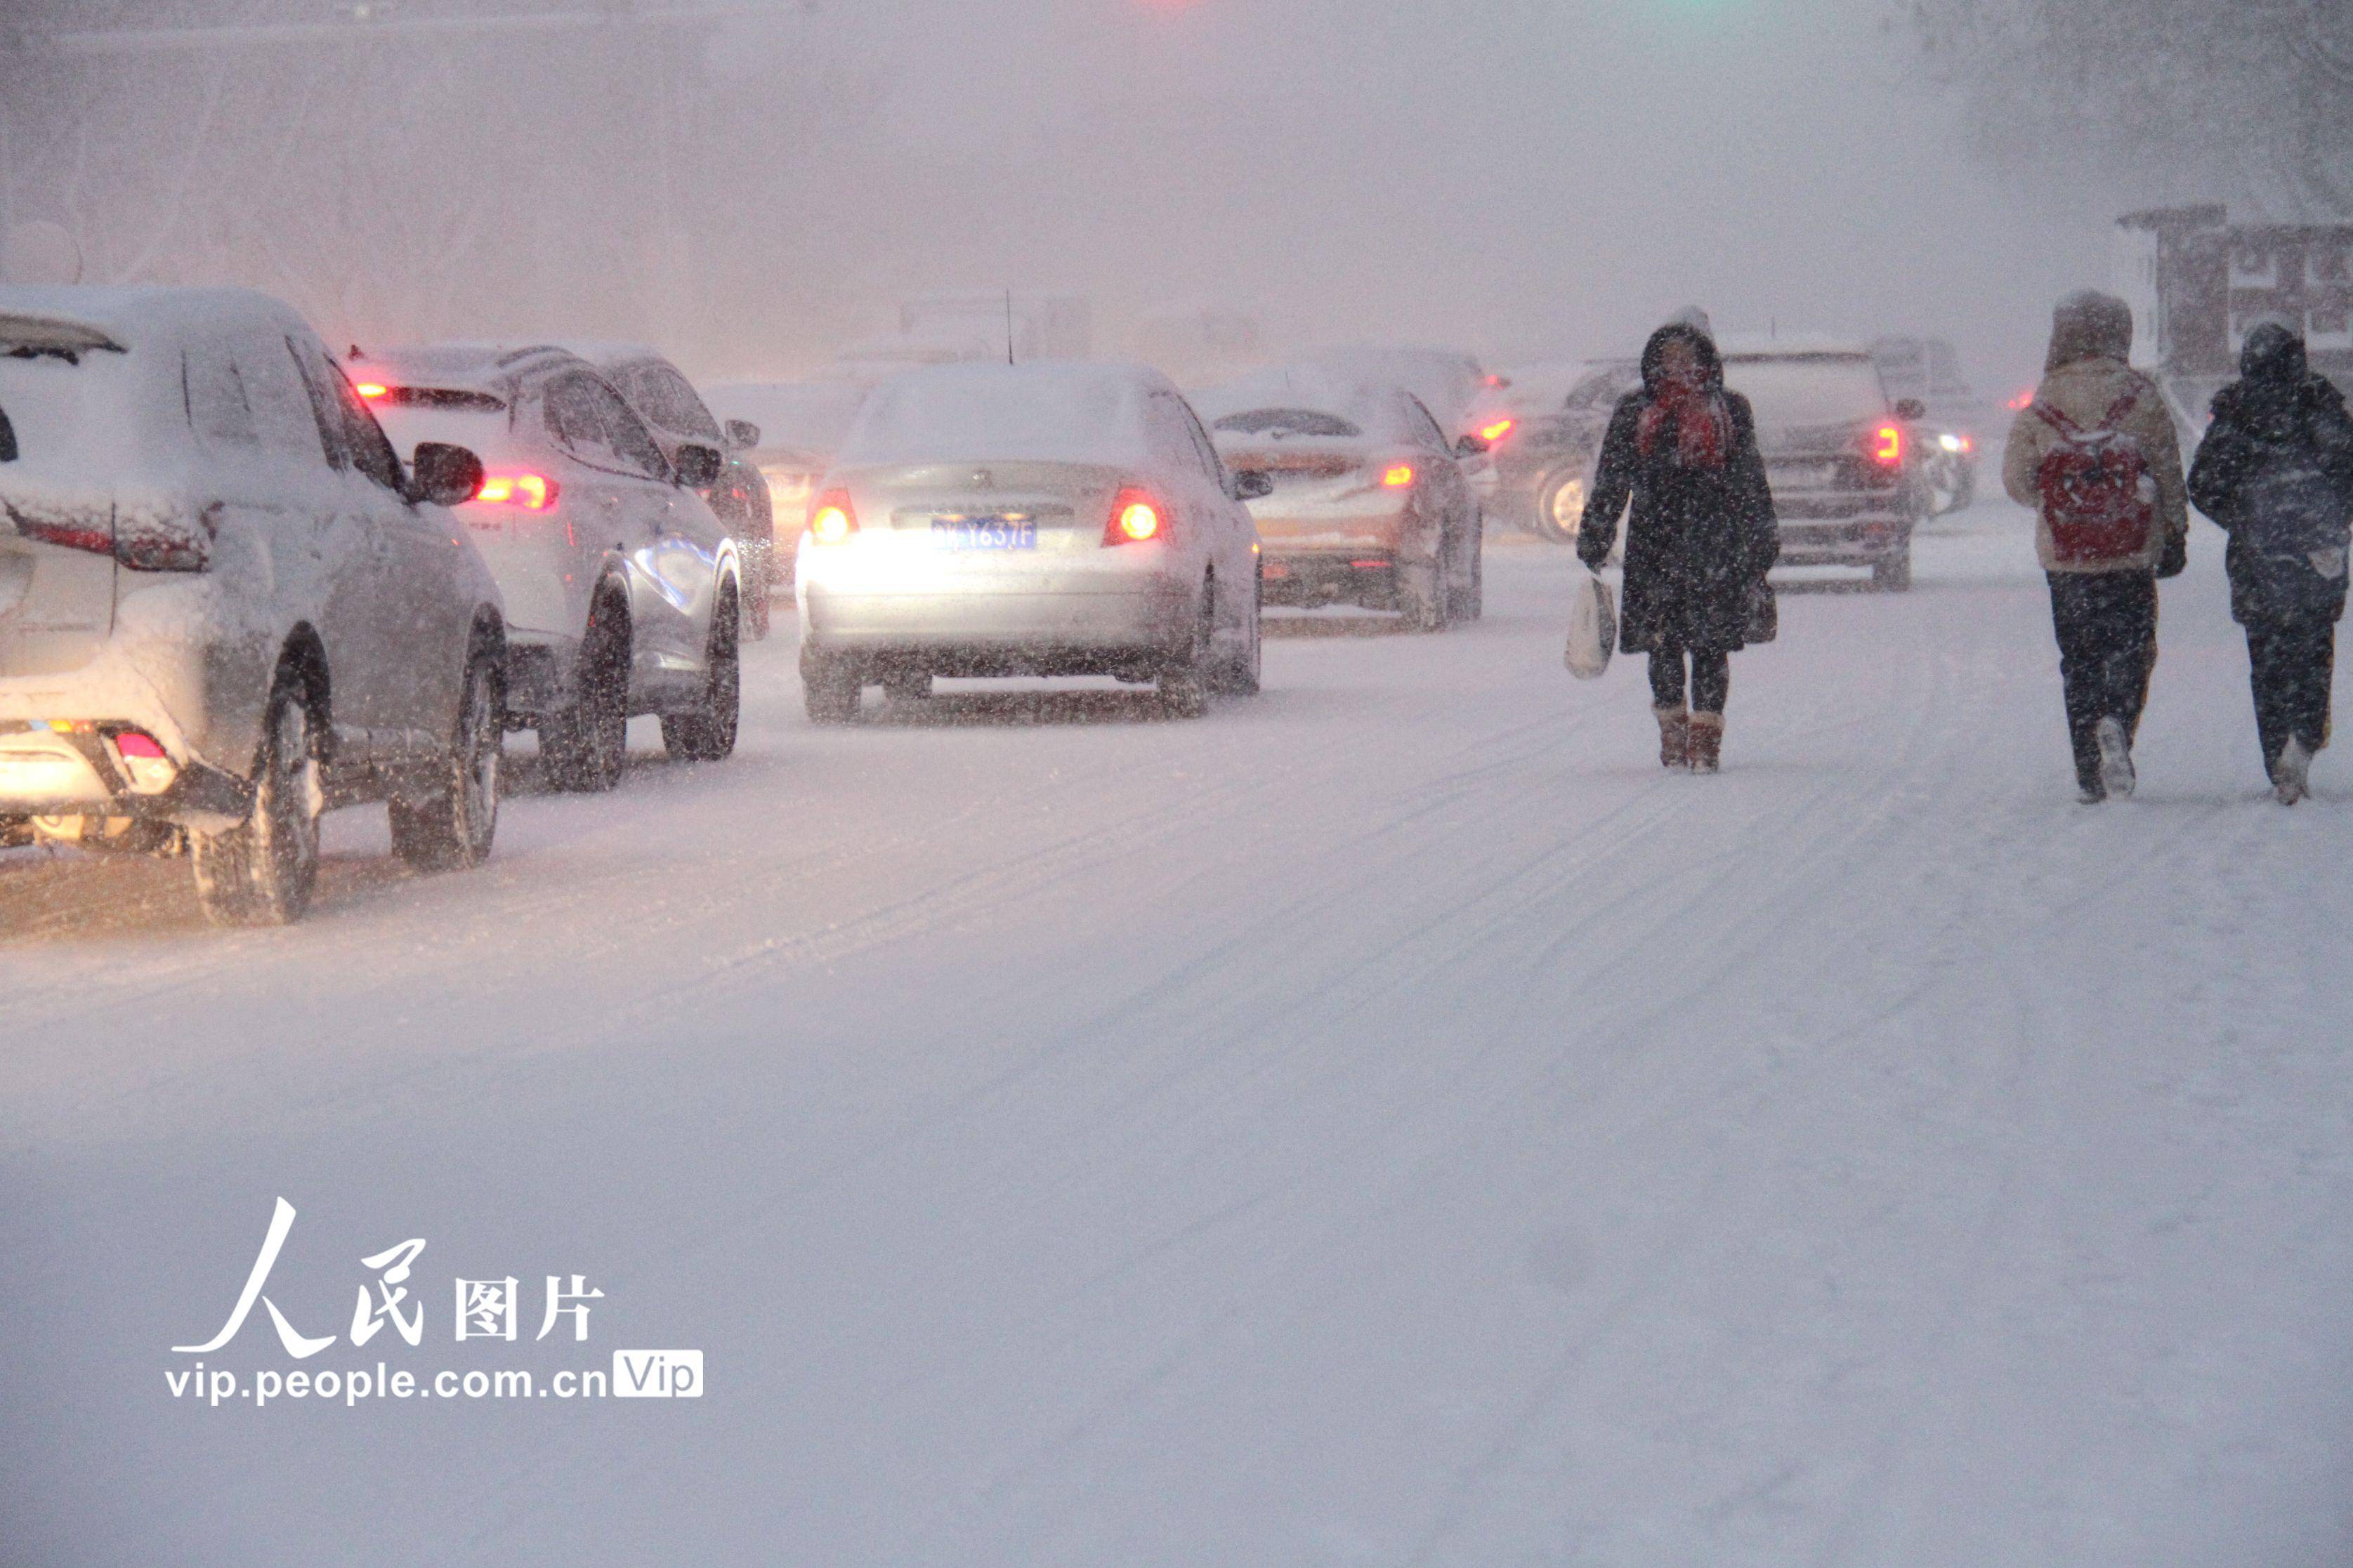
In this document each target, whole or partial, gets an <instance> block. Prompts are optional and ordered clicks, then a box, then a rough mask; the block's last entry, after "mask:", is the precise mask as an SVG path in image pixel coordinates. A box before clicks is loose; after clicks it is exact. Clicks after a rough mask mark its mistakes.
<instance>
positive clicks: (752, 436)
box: [727, 419, 760, 452]
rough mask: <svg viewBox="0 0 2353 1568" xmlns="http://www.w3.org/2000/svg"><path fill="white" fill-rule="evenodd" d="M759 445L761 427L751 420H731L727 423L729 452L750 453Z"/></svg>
mask: <svg viewBox="0 0 2353 1568" xmlns="http://www.w3.org/2000/svg"><path fill="white" fill-rule="evenodd" d="M759 444H760V427H759V426H757V425H754V424H753V423H752V422H751V421H750V420H749V419H730V420H729V421H727V449H728V450H729V451H731V452H748V451H750V450H751V449H752V448H753V447H756V446H758V445H759Z"/></svg>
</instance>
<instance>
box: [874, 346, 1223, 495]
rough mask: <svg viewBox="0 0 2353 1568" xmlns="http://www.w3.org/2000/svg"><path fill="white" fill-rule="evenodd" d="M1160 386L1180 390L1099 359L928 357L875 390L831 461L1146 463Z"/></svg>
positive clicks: (1141, 370)
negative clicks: (1152, 402) (936, 361)
mask: <svg viewBox="0 0 2353 1568" xmlns="http://www.w3.org/2000/svg"><path fill="white" fill-rule="evenodd" d="M1159 392H1165V393H1167V394H1168V395H1171V396H1175V395H1176V386H1175V384H1173V383H1171V382H1170V381H1169V380H1168V378H1167V377H1166V376H1165V375H1162V374H1160V373H1159V372H1158V371H1156V370H1151V369H1147V368H1145V366H1142V365H1129V364H1114V363H1105V362H1103V361H1096V360H1039V361H1035V362H1032V363H1029V364H1018V365H1013V364H987V363H965V364H943V365H927V366H925V367H923V368H922V369H920V370H910V371H903V372H902V373H900V374H897V375H894V376H892V378H891V379H890V380H888V381H886V382H884V383H883V384H881V385H880V386H878V387H876V388H875V389H874V391H873V392H872V394H871V395H869V396H868V398H867V400H866V405H865V406H864V407H863V408H861V409H860V410H859V414H858V417H857V419H856V420H855V421H854V422H853V423H852V424H851V426H850V427H849V435H848V436H847V437H844V438H843V440H842V444H841V450H840V452H839V454H838V455H837V456H836V457H835V458H834V462H835V466H836V467H838V468H852V467H871V466H875V465H881V464H891V463H918V462H935V461H942V460H947V461H960V460H962V459H965V458H1000V459H1005V458H1010V459H1017V460H1022V459H1026V460H1029V461H1034V462H1058V463H1134V462H1149V461H1151V460H1152V458H1151V454H1152V450H1153V447H1152V443H1151V441H1150V439H1149V438H1148V436H1147V433H1146V426H1145V406H1146V404H1147V402H1148V400H1149V399H1150V397H1151V396H1152V395H1153V394H1155V393H1159Z"/></svg>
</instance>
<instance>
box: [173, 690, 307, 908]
mask: <svg viewBox="0 0 2353 1568" xmlns="http://www.w3.org/2000/svg"><path fill="white" fill-rule="evenodd" d="M261 731H262V740H261V755H260V757H259V761H258V763H257V765H256V766H255V768H254V775H253V783H254V791H253V810H252V812H251V813H250V814H249V815H248V816H247V817H246V819H245V820H244V821H243V822H241V823H239V824H237V826H235V827H232V828H230V829H229V830H228V831H227V832H226V833H192V834H190V835H189V836H188V858H189V861H190V863H191V865H192V866H193V868H194V869H195V882H196V901H197V902H198V903H199V904H201V905H203V907H204V911H205V918H206V919H207V920H209V921H212V922H213V923H214V924H215V925H225V926H278V925H291V924H292V923H293V922H294V921H298V920H301V918H302V911H303V910H306V909H308V908H309V907H310V904H311V887H312V886H313V884H315V883H316V882H317V880H318V877H319V814H320V812H321V810H322V808H323V806H324V804H325V797H324V795H323V794H322V791H321V788H320V782H319V759H318V754H317V753H318V741H317V737H316V735H315V734H314V733H313V731H312V728H311V709H310V704H309V703H308V702H307V701H306V700H305V693H304V691H303V689H302V688H301V683H300V681H299V680H297V679H293V678H291V677H290V676H289V675H286V674H283V673H281V674H280V677H279V679H278V682H277V685H276V687H275V688H274V689H273V690H272V691H271V692H270V697H269V707H268V709H266V710H264V712H263V716H262V726H261Z"/></svg>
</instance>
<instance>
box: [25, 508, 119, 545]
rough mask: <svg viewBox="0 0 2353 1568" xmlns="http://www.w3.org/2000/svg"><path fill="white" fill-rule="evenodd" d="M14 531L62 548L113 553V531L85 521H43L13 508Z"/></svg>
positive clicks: (27, 537)
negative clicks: (24, 514)
mask: <svg viewBox="0 0 2353 1568" xmlns="http://www.w3.org/2000/svg"><path fill="white" fill-rule="evenodd" d="M9 515H10V516H11V517H12V518H14V519H15V521H16V531H17V532H18V533H19V534H21V535H23V536H24V537H25V538H26V539H37V540H39V541H40V542H42V543H44V544H54V545H57V546H58V547H59V548H60V549H64V550H87V551H89V552H90V553H91V554H92V555H111V554H113V553H114V531H113V530H112V529H111V528H92V527H90V525H89V524H88V523H85V522H45V521H36V520H35V519H32V518H28V517H25V516H22V515H21V514H18V513H16V512H15V511H14V510H11V512H10V514H9Z"/></svg>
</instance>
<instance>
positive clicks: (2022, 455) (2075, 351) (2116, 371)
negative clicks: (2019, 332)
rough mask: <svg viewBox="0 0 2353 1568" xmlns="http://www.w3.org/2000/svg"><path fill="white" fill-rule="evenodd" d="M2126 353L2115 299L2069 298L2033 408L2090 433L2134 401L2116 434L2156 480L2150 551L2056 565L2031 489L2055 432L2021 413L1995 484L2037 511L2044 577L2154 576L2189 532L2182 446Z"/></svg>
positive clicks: (2038, 497) (2037, 490) (2054, 326)
mask: <svg viewBox="0 0 2353 1568" xmlns="http://www.w3.org/2000/svg"><path fill="white" fill-rule="evenodd" d="M2131 351H2132V311H2131V310H2130V309H2129V308H2128V307H2127V306H2126V304H2125V302H2124V301H2123V300H2118V299H2116V298H2114V297H2113V296H2110V295H2105V294H2092V293H2084V294H2071V295H2069V296H2068V297H2067V298H2066V299H2064V300H2061V301H2059V308H2058V310H2056V311H2054V312H2053V313H2052V322H2051V353H2050V357H2049V359H2048V360H2047V361H2046V362H2045V363H2044V365H2043V374H2042V385H2040V386H2038V387H2036V388H2035V389H2034V401H2035V402H2036V403H2039V404H2043V405H2048V406H2050V407H2052V408H2055V409H2057V410H2058V411H2059V412H2060V413H2062V414H2063V415H2065V416H2067V417H2068V418H2070V419H2072V420H2073V421H2074V422H2075V423H2076V424H2078V425H2081V426H2084V428H2086V429H2089V428H2090V427H2092V426H2094V425H2097V424H2098V423H2099V422H2100V421H2101V420H2102V419H2104V418H2105V417H2106V416H2107V413H2108V410H2109V409H2110V408H2112V407H2114V406H2115V405H2116V401H2117V400H2118V399H2119V398H2121V397H2123V396H2124V395H2126V393H2131V394H2132V395H2133V396H2134V402H2133V405H2132V408H2131V410H2130V412H2128V413H2127V414H2126V416H2124V418H2123V419H2122V420H2121V421H2120V422H2119V424H2118V428H2120V429H2122V430H2124V431H2126V432H2127V433H2128V434H2130V435H2131V436H2132V437H2134V438H2135V439H2137V441H2138V442H2139V443H2140V450H2141V458H2142V460H2143V461H2144V462H2146V463H2147V465H2148V471H2149V475H2150V477H2151V478H2152V479H2155V480H2156V481H2157V526H2156V527H2155V528H2153V529H2151V530H2150V531H2149V539H2148V547H2147V549H2146V550H2145V551H2143V552H2141V554H2140V555H2139V556H2137V557H2133V558H2129V559H2126V560H2122V561H2104V562H2100V563H2097V564H2087V563H2082V562H2069V563H2061V562H2060V561H2059V559H2058V556H2057V554H2056V552H2054V551H2053V549H2052V542H2051V524H2050V521H2049V520H2048V519H2047V518H2045V517H2043V515H2042V490H2041V487H2040V486H2039V485H2038V483H2037V482H2036V479H2037V476H2038V475H2039V474H2040V472H2041V471H2042V459H2043V458H2045V457H2046V456H2048V455H2049V453H2050V452H2051V450H2052V447H2055V446H2057V445H2058V433H2057V432H2056V431H2054V430H2052V427H2051V426H2050V424H2049V423H2048V422H2047V421H2046V420H2044V419H2043V418H2042V416H2040V415H2038V414H2036V413H2035V412H2034V409H2033V407H2032V406H2031V405H2029V406H2028V407H2026V408H2024V409H2022V410H2021V411H2020V413H2019V416H2018V418H2017V419H2016V420H2015V421H2014V422H2012V424H2011V425H2010V447H2009V450H2008V451H2007V452H2006V453H2005V454H2004V455H2003V458H2002V463H2001V479H2002V486H2003V488H2004V489H2008V490H2009V491H2010V500H2014V501H2016V502H2018V504H2019V505H2021V506H2031V507H2033V508H2034V509H2035V512H2034V517H2035V529H2034V536H2035V551H2036V553H2037V554H2038V555H2039V556H2040V557H2041V558H2042V568H2043V570H2044V571H2046V572H2153V571H2155V570H2156V569H2157V565H2158V562H2159V561H2160V560H2162V559H2163V557H2164V552H2165V546H2166V542H2167V541H2168V540H2179V539H2180V538H2182V537H2183V536H2184V535H2186V534H2187V533H2188V532H2189V501H2188V497H2187V493H2186V490H2185V489H2184V486H2183V483H2182V477H2181V447H2180V443H2179V441H2178V440H2177V439H2176V437H2175V436H2174V432H2173V416H2172V415H2171V414H2170V413H2169V412H2168V410H2167V408H2166V406H2165V395H2164V394H2163V393H2161V392H2159V391H2158V387H2157V384H2156V383H2155V382H2153V381H2151V380H2149V379H2148V377H2147V376H2145V375H2143V374H2140V373H2139V372H2138V371H2136V370H2134V369H2133V368H2132V367H2131V366H2130V365H2128V364H2127V363H2126V355H2128V354H2129V353H2131Z"/></svg>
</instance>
